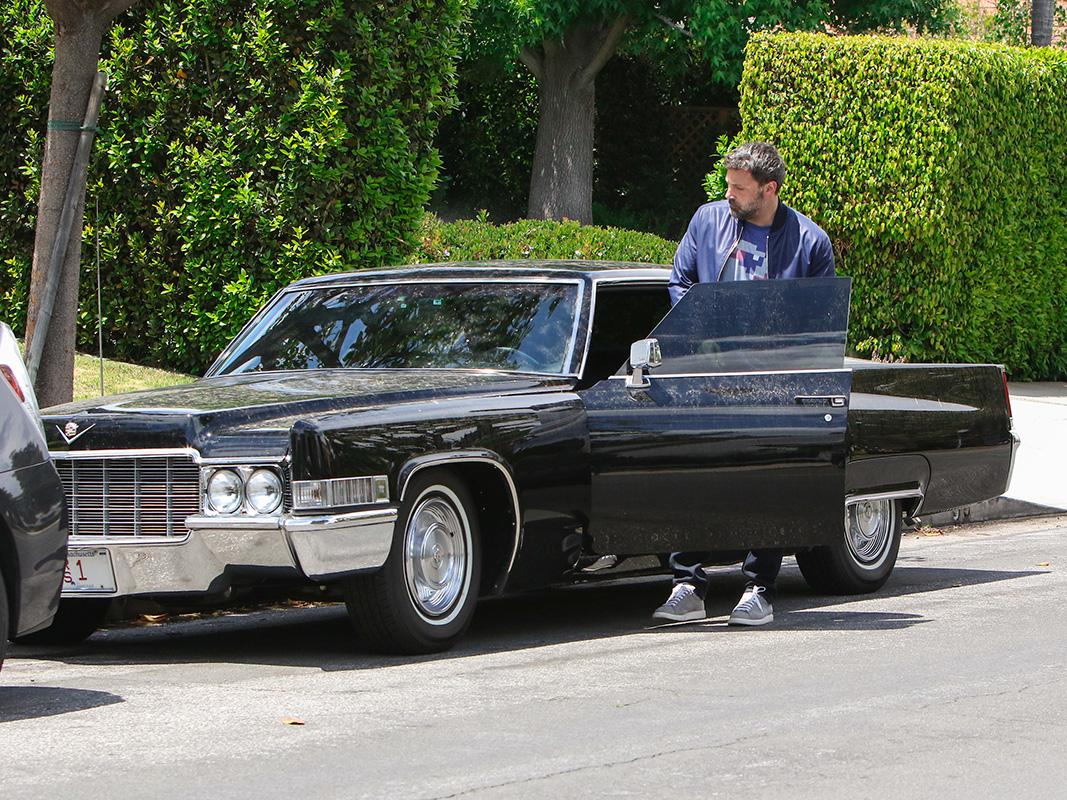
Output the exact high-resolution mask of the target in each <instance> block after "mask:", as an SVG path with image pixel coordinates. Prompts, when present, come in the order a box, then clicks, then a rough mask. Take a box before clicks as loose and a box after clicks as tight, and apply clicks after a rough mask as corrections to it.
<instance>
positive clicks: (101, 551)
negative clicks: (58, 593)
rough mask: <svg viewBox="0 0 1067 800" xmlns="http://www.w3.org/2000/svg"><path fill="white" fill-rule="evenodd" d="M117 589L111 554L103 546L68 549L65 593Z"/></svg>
mask: <svg viewBox="0 0 1067 800" xmlns="http://www.w3.org/2000/svg"><path fill="white" fill-rule="evenodd" d="M113 591H115V570H114V569H113V568H112V566H111V554H110V553H109V552H108V551H107V549H106V548H103V547H93V548H87V547H85V548H83V547H72V548H70V549H69V550H68V551H67V571H66V572H65V573H64V575H63V594H80V593H82V592H86V593H90V592H113Z"/></svg>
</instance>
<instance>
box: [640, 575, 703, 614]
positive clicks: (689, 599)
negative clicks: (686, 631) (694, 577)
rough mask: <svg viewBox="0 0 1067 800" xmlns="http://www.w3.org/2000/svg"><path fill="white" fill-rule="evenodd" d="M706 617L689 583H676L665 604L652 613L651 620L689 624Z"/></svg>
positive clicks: (701, 602)
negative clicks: (666, 620) (667, 620)
mask: <svg viewBox="0 0 1067 800" xmlns="http://www.w3.org/2000/svg"><path fill="white" fill-rule="evenodd" d="M707 615H708V614H707V612H706V611H705V610H704V601H703V599H701V597H700V595H698V594H697V590H696V589H695V588H693V584H691V583H676V584H675V585H674V589H672V590H671V596H670V597H669V598H667V602H666V603H664V604H663V605H661V606H660V607H659V608H657V609H656V610H655V611H654V612H652V618H653V619H669V620H670V621H671V622H690V621H692V620H696V619H704V617H706V616H707Z"/></svg>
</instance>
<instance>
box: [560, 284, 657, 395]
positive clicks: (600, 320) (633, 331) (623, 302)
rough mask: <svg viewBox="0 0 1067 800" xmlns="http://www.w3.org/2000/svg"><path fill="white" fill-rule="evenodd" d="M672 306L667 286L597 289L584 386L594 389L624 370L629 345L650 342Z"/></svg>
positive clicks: (583, 378) (583, 375)
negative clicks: (642, 341) (598, 384)
mask: <svg viewBox="0 0 1067 800" xmlns="http://www.w3.org/2000/svg"><path fill="white" fill-rule="evenodd" d="M670 307H671V299H670V295H669V294H668V293H667V287H666V285H662V286H600V287H598V288H597V294H596V308H595V309H594V316H593V331H592V335H591V337H590V340H589V354H588V356H587V358H586V362H585V370H584V372H583V374H582V384H581V385H582V386H583V387H584V386H591V385H593V384H594V383H597V382H598V381H602V380H604V379H605V378H607V377H608V376H610V375H614V374H615V373H616V372H619V371H620V370H623V369H625V368H626V365H627V362H628V360H629V357H630V345H631V344H633V343H634V342H636V341H637V340H639V339H647V338H648V336H649V334H650V333H651V332H652V329H653V328H655V327H656V323H658V322H659V321H660V320H661V319H663V316H664V315H665V314H666V313H667V312H668V311H669V310H670Z"/></svg>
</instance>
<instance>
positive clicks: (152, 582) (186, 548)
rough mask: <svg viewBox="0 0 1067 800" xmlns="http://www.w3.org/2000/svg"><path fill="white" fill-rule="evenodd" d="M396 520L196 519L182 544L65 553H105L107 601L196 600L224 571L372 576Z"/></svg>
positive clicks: (142, 543)
mask: <svg viewBox="0 0 1067 800" xmlns="http://www.w3.org/2000/svg"><path fill="white" fill-rule="evenodd" d="M396 517H397V512H396V509H395V508H386V509H374V510H369V511H353V512H349V513H344V514H330V515H321V516H314V517H297V516H286V517H281V518H276V517H269V518H264V517H260V518H254V517H250V518H245V519H236V518H235V519H225V518H220V517H212V516H204V515H197V516H192V517H187V518H186V520H185V527H186V528H187V529H188V531H189V533H188V535H187V536H186V537H184V538H182V539H175V540H167V539H161V538H157V539H137V538H114V539H107V538H102V537H96V536H93V537H89V536H79V537H71V539H70V546H71V547H93V548H101V547H102V548H106V549H107V550H108V552H109V553H110V555H111V564H112V567H113V568H114V571H115V587H116V590H115V592H114V593H111V596H113V597H117V596H123V595H150V594H177V593H188V594H202V593H208V592H218V591H222V590H224V589H225V588H227V587H228V586H229V576H228V575H227V572H228V571H229V570H230V568H266V569H270V568H289V569H294V570H298V571H299V572H301V573H303V574H304V575H305V576H306V577H307V578H308V579H310V580H313V581H322V580H328V579H332V578H339V577H343V576H345V575H349V574H352V573H356V572H360V571H364V570H373V569H377V568H379V567H381V566H382V564H384V563H385V560H386V558H388V557H389V550H390V547H391V545H392V540H393V526H394V524H395V522H396ZM67 596H75V597H77V596H84V595H83V594H82V593H81V592H72V593H71V594H70V595H67ZM97 596H99V595H97Z"/></svg>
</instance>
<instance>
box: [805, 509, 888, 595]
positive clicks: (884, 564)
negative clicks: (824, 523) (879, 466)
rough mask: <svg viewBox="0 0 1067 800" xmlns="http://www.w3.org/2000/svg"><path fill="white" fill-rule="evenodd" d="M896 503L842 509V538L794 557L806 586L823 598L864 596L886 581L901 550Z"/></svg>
mask: <svg viewBox="0 0 1067 800" xmlns="http://www.w3.org/2000/svg"><path fill="white" fill-rule="evenodd" d="M901 523H902V515H901V506H900V501H899V500H891V499H887V500H864V501H862V502H859V503H852V504H850V505H848V506H846V507H845V525H844V535H843V536H841V537H839V538H838V540H837V541H836V542H835V543H834V544H831V545H827V546H824V547H813V548H811V549H810V550H804V551H801V552H799V553H797V565H798V566H799V567H800V571H801V573H802V574H803V575H804V579H805V580H806V581H807V582H808V585H809V586H810V587H811V588H812V589H814V590H815V591H817V592H821V593H823V594H864V593H867V592H873V591H876V590H877V589H880V588H881V587H882V585H883V584H884V583H885V582H886V581H887V580H889V575H890V573H892V572H893V566H894V565H895V564H896V561H897V551H898V550H899V549H900V535H901V528H902V525H901Z"/></svg>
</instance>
